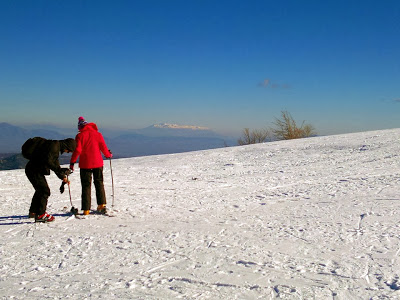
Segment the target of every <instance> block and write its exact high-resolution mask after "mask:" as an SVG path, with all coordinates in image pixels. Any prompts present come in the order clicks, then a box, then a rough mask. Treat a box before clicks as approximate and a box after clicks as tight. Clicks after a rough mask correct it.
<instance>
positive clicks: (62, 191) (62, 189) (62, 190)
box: [60, 181, 67, 194]
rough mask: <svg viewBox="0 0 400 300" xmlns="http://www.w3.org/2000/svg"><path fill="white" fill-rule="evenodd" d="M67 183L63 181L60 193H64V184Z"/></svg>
mask: <svg viewBox="0 0 400 300" xmlns="http://www.w3.org/2000/svg"><path fill="white" fill-rule="evenodd" d="M66 184H67V183H66V182H64V181H63V182H62V183H61V186H60V193H61V194H62V193H64V190H65V187H64V185H66Z"/></svg>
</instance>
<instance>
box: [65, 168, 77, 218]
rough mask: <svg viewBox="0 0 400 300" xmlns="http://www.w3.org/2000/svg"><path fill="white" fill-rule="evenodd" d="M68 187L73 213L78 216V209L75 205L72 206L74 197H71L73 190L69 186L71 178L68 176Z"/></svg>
mask: <svg viewBox="0 0 400 300" xmlns="http://www.w3.org/2000/svg"><path fill="white" fill-rule="evenodd" d="M67 185H68V193H69V202H70V203H71V206H72V207H71V212H72V213H73V214H74V215H76V214H78V209H77V208H75V207H74V205H73V204H72V197H71V188H70V186H69V177H68V175H67Z"/></svg>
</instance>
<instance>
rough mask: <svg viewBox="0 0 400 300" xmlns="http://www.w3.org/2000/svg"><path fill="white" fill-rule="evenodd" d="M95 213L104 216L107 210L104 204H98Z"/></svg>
mask: <svg viewBox="0 0 400 300" xmlns="http://www.w3.org/2000/svg"><path fill="white" fill-rule="evenodd" d="M97 212H98V213H100V214H106V213H107V208H106V205H105V204H100V205H98V206H97Z"/></svg>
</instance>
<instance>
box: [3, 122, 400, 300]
mask: <svg viewBox="0 0 400 300" xmlns="http://www.w3.org/2000/svg"><path fill="white" fill-rule="evenodd" d="M399 139H400V129H393V130H384V131H375V132H363V133H355V134H346V135H337V136H326V137H316V138H309V139H301V140H292V141H281V142H273V143H266V144H257V145H250V146H241V147H230V148H222V149H216V150H215V149H214V150H207V151H198V152H190V153H181V154H172V155H160V156H149V157H139V158H129V159H119V160H113V161H112V168H113V175H114V184H115V198H114V203H115V206H114V208H113V210H112V213H113V214H116V217H105V216H100V215H89V216H87V217H86V218H84V219H75V218H74V217H71V216H69V215H67V214H66V213H65V211H69V209H70V208H71V205H70V203H69V195H68V190H66V192H65V193H64V194H60V193H59V191H58V188H59V186H60V181H59V179H57V177H56V176H55V175H54V174H52V175H51V176H49V177H48V182H49V185H50V188H51V190H52V195H51V197H50V199H49V204H48V212H49V213H52V214H55V216H56V221H55V222H53V223H48V224H35V223H34V222H33V221H32V220H31V219H28V218H27V217H26V215H27V213H28V209H29V204H30V199H31V197H32V194H33V188H32V187H31V185H30V183H29V182H28V180H27V178H26V176H25V174H24V170H13V171H1V172H0V193H1V194H0V205H1V216H0V260H1V261H0V262H1V263H0V298H1V299H27V298H29V299H257V298H259V299H275V298H279V299H335V300H337V299H399V298H400V279H399V276H400V234H399V233H400V222H399V220H400V215H399V214H400V197H399V192H398V186H399V179H400V167H399V157H398V155H399V154H398V153H399ZM110 147H111V145H110ZM104 176H105V187H106V193H107V197H108V206H109V207H111V204H112V201H113V198H112V188H111V175H110V163H109V161H105V168H104ZM70 180H71V186H70V187H71V193H72V199H73V203H74V205H75V206H77V207H79V208H80V200H79V199H80V181H79V172H78V171H76V172H75V173H74V174H72V175H71V176H70ZM95 206H96V201H95V196H94V191H93V199H92V208H93V209H94V208H95Z"/></svg>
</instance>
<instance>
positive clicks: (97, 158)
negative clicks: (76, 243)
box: [69, 117, 112, 215]
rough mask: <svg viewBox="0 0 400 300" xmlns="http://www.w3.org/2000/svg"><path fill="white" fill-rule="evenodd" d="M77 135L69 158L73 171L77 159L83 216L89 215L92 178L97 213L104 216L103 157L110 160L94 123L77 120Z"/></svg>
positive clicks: (105, 210)
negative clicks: (74, 146)
mask: <svg viewBox="0 0 400 300" xmlns="http://www.w3.org/2000/svg"><path fill="white" fill-rule="evenodd" d="M78 129H79V133H78V134H77V135H76V137H75V141H76V149H75V151H74V153H73V154H72V156H71V162H70V166H69V167H70V169H71V170H74V164H75V163H76V161H77V160H78V157H79V168H80V175H81V185H82V210H83V214H84V215H88V214H89V213H90V207H91V186H92V176H93V182H94V187H95V189H96V200H97V212H99V213H102V214H105V213H107V209H106V203H107V202H106V193H105V191H104V183H103V165H104V162H103V157H102V156H101V153H103V154H104V155H105V157H106V158H111V157H112V153H111V152H110V150H108V148H107V145H106V142H105V141H104V138H103V135H102V134H101V133H100V132H99V131H98V128H97V125H96V124H95V123H88V122H86V121H85V119H84V118H83V117H79V119H78Z"/></svg>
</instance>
